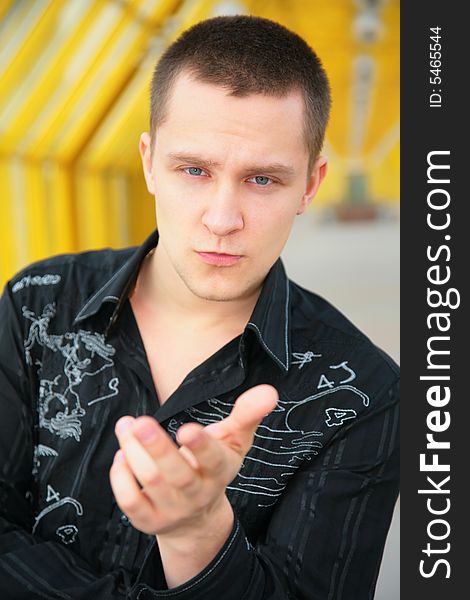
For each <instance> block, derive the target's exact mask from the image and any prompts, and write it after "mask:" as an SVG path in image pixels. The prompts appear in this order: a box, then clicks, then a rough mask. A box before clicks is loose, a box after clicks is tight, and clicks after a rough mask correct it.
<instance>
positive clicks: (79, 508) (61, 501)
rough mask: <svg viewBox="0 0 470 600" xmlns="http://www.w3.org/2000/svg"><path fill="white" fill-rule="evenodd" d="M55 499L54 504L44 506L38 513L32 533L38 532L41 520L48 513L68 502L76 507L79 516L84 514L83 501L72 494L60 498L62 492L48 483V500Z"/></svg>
mask: <svg viewBox="0 0 470 600" xmlns="http://www.w3.org/2000/svg"><path fill="white" fill-rule="evenodd" d="M54 499H56V501H55V502H53V503H52V504H48V506H46V508H43V509H42V510H41V512H40V513H39V514H38V515H36V518H35V520H34V525H33V529H32V533H35V532H36V528H37V526H38V524H39V522H40V521H41V519H43V518H44V517H45V516H46V515H47V514H48V513H50V512H52V511H54V510H57V509H58V508H60V507H61V506H64V505H66V504H71V505H72V506H73V507H74V508H75V511H76V513H77V515H78V516H79V517H81V516H82V515H83V506H82V505H81V503H80V502H79V501H78V500H75V498H71V497H70V496H66V497H65V498H60V494H59V493H58V492H56V490H54V488H53V487H52V486H50V485H48V486H47V498H46V502H51V501H52V500H54ZM77 531H78V529H77Z"/></svg>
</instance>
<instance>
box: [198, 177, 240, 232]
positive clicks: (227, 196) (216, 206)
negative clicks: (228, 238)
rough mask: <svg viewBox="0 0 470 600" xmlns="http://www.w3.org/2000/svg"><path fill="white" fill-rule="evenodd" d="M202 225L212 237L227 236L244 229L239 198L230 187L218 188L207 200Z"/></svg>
mask: <svg viewBox="0 0 470 600" xmlns="http://www.w3.org/2000/svg"><path fill="white" fill-rule="evenodd" d="M202 223H203V224H204V225H205V226H206V227H207V229H209V231H210V232H211V233H213V234H214V235H219V236H221V235H228V234H229V233H232V232H234V231H239V230H240V229H243V227H244V221H243V215H242V211H241V207H240V198H239V195H238V194H237V192H236V190H234V189H233V187H232V186H228V185H227V186H222V185H220V186H218V189H217V191H216V192H215V195H214V196H212V197H211V198H209V199H208V202H207V207H206V210H205V211H204V214H203V216H202Z"/></svg>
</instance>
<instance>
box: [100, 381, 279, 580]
mask: <svg viewBox="0 0 470 600" xmlns="http://www.w3.org/2000/svg"><path fill="white" fill-rule="evenodd" d="M277 401H278V394H277V391H276V390H275V388H273V387H272V386H270V385H258V386H256V387H253V388H251V389H249V390H248V391H246V392H245V393H243V394H242V395H241V396H240V397H239V398H238V399H237V401H236V402H235V405H234V407H233V409H232V412H231V413H230V415H229V416H228V417H227V418H225V419H224V420H222V421H219V422H217V423H213V424H211V425H208V426H207V427H203V426H202V425H199V424H198V423H186V424H184V425H182V426H181V427H180V429H179V430H178V432H177V440H178V443H179V444H180V447H179V448H178V446H177V445H176V444H175V443H174V442H173V440H172V439H171V437H170V436H169V435H168V434H167V433H166V431H165V430H164V429H163V428H162V427H161V426H160V425H159V423H158V422H157V421H156V420H155V419H153V418H152V417H149V416H142V417H137V418H133V417H122V418H121V419H119V421H118V422H117V424H116V435H117V438H118V440H119V444H120V446H121V449H120V450H118V452H117V453H116V456H115V459H114V462H113V465H112V467H111V471H110V481H111V486H112V489H113V492H114V495H115V497H116V501H117V503H118V505H119V507H120V508H121V510H122V511H123V512H124V513H125V514H126V515H127V516H128V517H129V519H130V520H131V522H132V524H133V526H134V527H136V528H137V529H139V530H141V531H143V532H145V533H148V534H154V535H156V536H157V540H158V542H159V546H160V550H161V554H162V547H164V546H165V544H166V545H167V555H168V557H169V556H170V555H171V554H173V555H174V554H175V552H176V553H177V554H178V555H179V556H181V558H182V559H184V555H186V552H187V553H188V556H189V554H190V553H191V552H193V551H194V547H192V546H197V548H198V552H201V550H202V549H203V547H204V543H205V547H206V549H207V555H206V556H205V557H204V556H202V557H201V561H200V562H201V563H202V566H201V564H197V565H193V568H189V571H187V572H186V573H185V571H184V569H183V570H181V569H180V570H179V571H177V572H178V577H176V579H175V578H172V577H171V576H170V580H171V579H173V581H168V578H169V577H168V572H166V574H167V583H168V584H169V585H170V584H173V585H178V583H181V582H182V581H186V580H187V579H188V578H189V577H191V576H192V575H195V574H197V572H198V571H197V570H198V569H199V570H200V569H201V568H203V567H204V566H205V564H203V563H206V564H207V563H208V562H210V560H211V559H212V558H213V556H215V554H216V553H217V552H218V550H219V549H220V548H221V547H222V545H223V543H224V542H225V540H226V539H227V537H228V535H229V533H230V531H231V528H232V526H233V512H232V509H231V506H230V503H229V502H228V499H227V497H226V495H225V489H226V487H227V485H228V484H229V483H230V482H231V481H232V480H233V479H234V478H235V476H236V475H237V473H238V471H239V469H240V466H241V464H242V461H243V458H244V457H245V455H246V454H247V452H248V450H249V449H250V448H251V445H252V443H253V435H254V432H255V430H256V428H257V427H258V425H259V424H260V422H261V421H262V419H263V417H265V416H266V415H267V414H269V413H270V412H271V411H272V410H273V409H274V408H275V407H276V404H277ZM201 544H202V546H201ZM202 554H204V552H202ZM173 559H175V557H174V556H173ZM162 560H163V562H164V566H165V556H163V555H162ZM173 562H175V560H173ZM177 562H179V561H177ZM183 562H184V560H183ZM165 570H166V569H165ZM194 570H196V573H193V571H194ZM181 573H183V575H181ZM184 573H185V574H184ZM181 578H182V581H180V579H181Z"/></svg>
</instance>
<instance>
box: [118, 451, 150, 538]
mask: <svg viewBox="0 0 470 600" xmlns="http://www.w3.org/2000/svg"><path fill="white" fill-rule="evenodd" d="M109 480H110V483H111V488H112V490H113V494H114V497H115V498H116V502H117V504H118V506H119V508H120V509H121V510H122V512H123V513H124V514H126V515H127V516H128V517H129V518H130V520H131V521H132V524H133V525H134V526H135V527H137V529H140V530H141V531H146V532H150V530H152V521H153V519H154V512H155V508H154V507H153V506H152V504H151V502H150V500H149V498H148V497H147V496H146V495H145V494H144V493H143V491H142V490H141V488H140V486H139V484H138V483H137V481H136V479H135V477H134V475H133V474H132V471H131V469H130V467H129V465H128V464H127V461H126V458H125V456H124V453H123V452H122V450H118V452H117V453H116V455H115V458H114V462H113V464H112V466H111V469H110V471H109Z"/></svg>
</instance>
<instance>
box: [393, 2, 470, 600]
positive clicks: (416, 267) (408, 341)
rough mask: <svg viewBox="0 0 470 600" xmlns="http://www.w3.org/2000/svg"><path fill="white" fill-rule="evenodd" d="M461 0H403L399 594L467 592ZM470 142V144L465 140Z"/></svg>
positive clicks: (469, 454)
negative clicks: (447, 0) (424, 0)
mask: <svg viewBox="0 0 470 600" xmlns="http://www.w3.org/2000/svg"><path fill="white" fill-rule="evenodd" d="M464 6H465V3H458V2H443V1H442V0H441V1H435V0H428V1H427V2H403V3H402V6H401V73H402V81H401V141H402V153H401V207H402V212H401V215H402V216H401V219H402V229H401V231H402V253H401V257H402V263H401V264H402V286H401V293H402V302H401V319H402V330H401V339H402V353H401V356H402V422H401V435H402V490H401V524H402V528H401V559H402V560H401V598H402V599H404V600H414V599H416V598H426V600H434V599H439V600H442V599H443V598H444V599H449V600H450V599H454V598H467V597H470V592H469V586H468V582H467V575H468V574H469V572H470V566H469V560H468V558H467V556H468V554H469V551H468V543H467V539H468V538H469V537H470V494H469V492H468V490H469V489H470V468H469V465H468V463H469V458H470V420H469V418H468V407H469V404H470V392H469V386H468V383H467V379H470V349H469V346H470V343H469V340H470V323H469V321H470V315H469V311H468V294H469V286H468V279H469V278H470V269H469V267H468V266H467V265H468V264H469V262H470V191H469V189H468V184H467V185H465V184H464V180H465V177H466V176H470V150H469V149H468V148H465V149H464V138H468V136H469V130H470V127H469V108H467V109H466V110H465V111H464V110H463V104H464V102H466V101H467V96H468V94H469V92H468V89H469V72H470V68H469V56H470V52H469V50H468V43H469V40H470V29H469V28H468V25H467V20H466V19H465V18H464V15H463V7H464ZM466 146H468V143H467V144H466Z"/></svg>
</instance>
